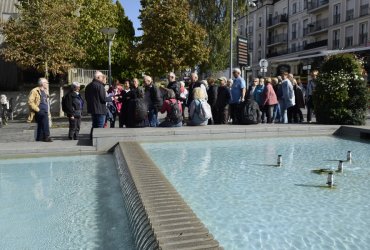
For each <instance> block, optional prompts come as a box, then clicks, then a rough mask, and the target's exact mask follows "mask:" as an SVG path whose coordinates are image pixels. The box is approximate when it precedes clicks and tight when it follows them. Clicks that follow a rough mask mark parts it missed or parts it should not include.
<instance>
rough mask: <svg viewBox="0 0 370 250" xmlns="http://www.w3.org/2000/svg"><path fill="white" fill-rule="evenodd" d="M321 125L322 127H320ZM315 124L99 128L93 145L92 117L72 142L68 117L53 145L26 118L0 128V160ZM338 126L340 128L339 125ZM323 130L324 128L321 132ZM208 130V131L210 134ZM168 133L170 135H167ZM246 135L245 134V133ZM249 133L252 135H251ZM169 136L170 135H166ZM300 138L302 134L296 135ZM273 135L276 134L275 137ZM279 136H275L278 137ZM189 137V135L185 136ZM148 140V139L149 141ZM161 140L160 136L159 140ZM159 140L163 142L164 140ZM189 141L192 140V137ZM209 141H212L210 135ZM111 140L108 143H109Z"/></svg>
mask: <svg viewBox="0 0 370 250" xmlns="http://www.w3.org/2000/svg"><path fill="white" fill-rule="evenodd" d="M320 126H322V125H320ZM320 126H317V125H315V124H260V125H252V126H247V127H245V126H235V125H215V126H206V127H203V128H199V127H198V128H194V127H183V128H144V129H143V128H141V129H99V130H96V131H95V133H94V140H93V142H95V143H94V145H93V142H92V141H91V140H90V139H89V134H90V129H91V121H90V117H89V116H86V117H83V119H82V122H81V132H80V138H79V140H69V139H68V137H67V133H68V120H67V118H65V117H64V118H53V126H52V128H51V138H52V139H53V140H54V141H53V142H51V143H47V142H36V141H35V140H34V138H35V129H36V124H35V123H31V124H30V123H27V122H26V120H25V119H19V120H14V121H9V124H8V125H7V126H4V127H2V128H0V158H6V157H11V156H13V157H14V156H15V155H17V156H23V157H25V156H30V155H31V156H32V155H41V154H63V153H65V154H68V155H70V154H87V153H103V152H104V150H106V149H107V147H105V146H103V147H100V146H99V145H98V143H97V142H98V140H100V142H103V144H102V143H100V145H106V146H107V145H111V144H112V142H113V140H116V141H117V140H119V138H120V139H124V138H129V137H132V138H134V140H140V138H141V139H143V136H145V135H149V136H152V137H153V136H155V135H159V134H161V135H162V136H163V137H165V138H166V140H172V138H171V135H179V134H182V135H183V136H185V135H191V136H192V137H193V138H194V137H195V138H196V137H197V135H202V134H203V135H204V136H207V133H208V134H211V135H213V136H214V135H215V134H217V135H218V136H220V137H221V136H223V137H229V136H231V137H232V135H233V134H234V135H235V136H236V135H237V134H238V133H241V131H244V130H245V131H250V132H252V131H254V132H258V133H265V134H268V133H270V136H271V132H273V131H286V130H288V129H289V128H288V127H291V128H294V130H295V131H302V134H303V135H307V134H308V133H311V132H310V131H313V130H316V132H312V133H317V131H319V130H320V129H321V128H320ZM369 126H370V116H369V115H368V117H367V126H365V128H369ZM338 127H339V126H338ZM321 130H322V129H321ZM208 131H209V132H208ZM166 133H167V134H166ZM242 133H244V132H242ZM248 133H249V132H248ZM166 135H167V136H166ZM297 135H299V134H297ZM272 136H273V135H272ZM275 136H276V135H275ZM185 137H187V136H185ZM148 138H149V137H146V139H148ZM157 138H158V137H157ZM165 138H160V139H165ZM189 138H190V137H189ZM209 138H212V136H210V137H209ZM158 139H159V138H158ZM108 141H109V143H108Z"/></svg>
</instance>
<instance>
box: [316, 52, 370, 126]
mask: <svg viewBox="0 0 370 250" xmlns="http://www.w3.org/2000/svg"><path fill="white" fill-rule="evenodd" d="M367 99H368V90H367V86H366V81H365V79H364V77H363V76H362V62H361V61H360V60H359V59H358V58H356V57H355V56H354V55H352V54H339V55H334V56H331V57H329V58H327V60H326V61H325V62H324V63H323V65H322V67H321V69H320V73H319V76H318V78H317V82H316V89H315V92H314V106H315V113H316V120H317V122H318V123H323V124H348V125H349V124H351V125H363V124H365V120H366V112H367Z"/></svg>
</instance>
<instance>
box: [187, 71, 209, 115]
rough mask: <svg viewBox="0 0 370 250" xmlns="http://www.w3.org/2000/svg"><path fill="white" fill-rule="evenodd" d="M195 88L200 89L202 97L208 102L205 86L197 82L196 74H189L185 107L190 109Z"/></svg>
mask: <svg viewBox="0 0 370 250" xmlns="http://www.w3.org/2000/svg"><path fill="white" fill-rule="evenodd" d="M195 88H201V89H202V91H204V93H203V96H204V99H205V100H208V95H207V88H206V86H205V85H204V84H203V83H202V82H201V81H198V74H197V73H195V72H194V73H191V75H190V83H189V95H188V100H187V106H188V108H190V104H191V103H192V101H193V99H194V93H193V90H194V89H195Z"/></svg>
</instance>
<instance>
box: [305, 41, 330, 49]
mask: <svg viewBox="0 0 370 250" xmlns="http://www.w3.org/2000/svg"><path fill="white" fill-rule="evenodd" d="M327 45H328V40H321V41H317V42H313V43H308V44H306V45H305V46H304V49H305V50H307V49H314V48H318V47H323V46H327Z"/></svg>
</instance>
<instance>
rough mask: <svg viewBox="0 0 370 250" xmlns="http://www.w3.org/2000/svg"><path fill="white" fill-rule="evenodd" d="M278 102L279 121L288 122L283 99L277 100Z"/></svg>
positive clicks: (286, 109)
mask: <svg viewBox="0 0 370 250" xmlns="http://www.w3.org/2000/svg"><path fill="white" fill-rule="evenodd" d="M279 104H280V115H281V116H280V122H281V123H288V108H287V107H286V105H285V102H284V100H281V101H279Z"/></svg>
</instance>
